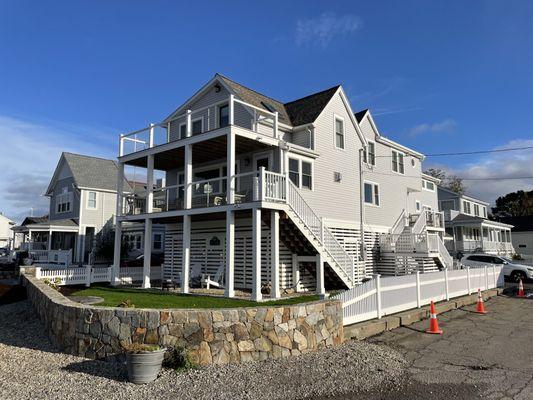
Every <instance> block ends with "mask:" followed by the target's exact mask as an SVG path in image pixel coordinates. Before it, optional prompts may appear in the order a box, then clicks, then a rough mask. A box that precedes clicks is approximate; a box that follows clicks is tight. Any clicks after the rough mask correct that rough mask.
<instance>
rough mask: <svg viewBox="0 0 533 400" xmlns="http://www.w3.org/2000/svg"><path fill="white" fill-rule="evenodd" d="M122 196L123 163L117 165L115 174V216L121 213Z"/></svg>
mask: <svg viewBox="0 0 533 400" xmlns="http://www.w3.org/2000/svg"><path fill="white" fill-rule="evenodd" d="M123 196H124V163H121V162H119V163H118V174H117V211H116V216H117V217H118V216H120V215H122V213H123V211H124V210H123V204H122V203H123Z"/></svg>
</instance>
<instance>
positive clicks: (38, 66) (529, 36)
mask: <svg viewBox="0 0 533 400" xmlns="http://www.w3.org/2000/svg"><path fill="white" fill-rule="evenodd" d="M532 19H533V3H531V2H526V1H468V2H466V1H446V2H426V1H402V2H398V1H383V2H367V1H365V2H363V1H337V2H323V1H303V2H300V1H291V2H288V1H285V2H277V1H270V2H268V3H267V4H265V3H262V4H257V5H255V4H254V3H253V2H249V1H231V2H227V1H226V2H205V3H204V2H183V3H182V2H176V1H150V2H146V1H75V0H70V1H53V2H52V1H39V2H35V1H33V2H30V1H25V0H18V1H4V0H0V54H1V55H2V59H1V61H0V139H1V140H2V142H3V143H4V146H3V147H2V149H0V152H1V153H0V154H2V156H1V157H0V168H1V169H2V170H4V183H2V184H3V185H4V186H0V211H4V212H5V213H6V214H8V215H12V216H14V217H17V218H19V217H20V216H21V215H23V214H27V213H28V211H29V207H31V206H33V207H35V208H36V210H37V211H36V212H37V213H38V212H41V211H43V207H44V205H46V200H44V199H39V197H40V194H42V192H43V191H44V187H45V186H46V183H47V180H48V179H49V178H50V176H51V174H52V172H53V168H54V167H55V163H56V162H57V159H58V158H59V155H60V152H61V151H62V150H70V151H76V152H81V153H86V154H87V153H88V154H94V155H98V156H104V157H115V156H116V149H117V143H116V137H117V135H118V133H120V132H124V131H128V130H132V129H136V128H138V127H141V126H144V125H146V124H147V123H149V122H155V121H158V120H160V119H161V118H163V117H165V116H166V115H168V114H169V112H170V111H172V110H173V109H175V108H176V107H177V106H178V105H180V103H181V102H182V101H183V100H185V99H186V98H187V97H188V96H190V95H191V94H192V93H193V92H194V91H195V90H196V89H198V87H199V86H201V85H202V84H203V83H205V82H206V81H207V80H208V79H210V78H211V77H212V76H213V74H214V73H215V72H220V73H223V74H225V75H227V76H229V77H231V78H232V79H234V80H236V81H238V82H241V83H243V84H245V85H247V86H250V87H252V88H254V89H256V90H258V91H261V92H263V93H265V94H267V95H269V96H271V97H274V98H277V99H279V100H282V101H289V100H292V99H295V98H298V97H302V96H305V95H307V94H309V93H312V92H314V91H318V90H322V89H325V88H327V87H330V86H332V85H335V84H338V83H341V84H342V85H343V86H344V88H345V90H346V92H347V94H348V96H349V98H350V100H351V102H352V106H353V108H354V109H355V110H359V109H363V108H370V109H371V110H372V112H373V114H374V116H375V119H376V122H377V124H378V127H379V128H380V130H381V132H382V133H383V134H384V135H386V136H388V137H390V138H392V139H394V140H397V141H399V142H401V143H403V144H405V145H408V146H411V147H413V148H415V149H417V150H419V151H421V152H424V153H435V152H439V153H440V152H454V151H468V150H479V149H492V148H502V147H508V146H511V145H513V146H521V145H533V132H532V131H533V128H532V127H533V113H532V112H531V104H533V90H532V89H533V74H531V71H533V52H532V50H531V49H532V48H533V46H532V45H533V24H532V23H531V21H532ZM531 162H533V154H532V152H531V151H530V152H518V153H506V154H504V155H496V156H492V155H490V156H484V157H475V158H474V157H471V156H469V157H449V158H439V159H431V158H429V159H428V160H427V163H426V165H427V166H435V165H438V166H442V167H444V168H446V169H447V170H449V171H450V172H452V173H457V174H459V175H461V176H465V177H487V176H501V175H502V174H505V176H512V175H514V176H520V175H524V174H526V175H528V172H529V175H531V173H530V171H531V167H530V165H531ZM6 182H10V185H7V184H6ZM13 183H16V184H17V185H19V184H20V185H22V186H23V189H22V190H21V189H20V187H19V186H17V185H13ZM532 183H533V182H532V181H531V180H530V181H500V182H496V183H494V184H487V182H482V183H480V182H469V183H468V184H469V189H470V191H471V192H472V193H473V194H475V195H479V196H484V197H486V198H487V199H488V200H493V199H494V198H495V197H496V196H497V195H498V194H503V193H506V192H507V191H511V190H515V189H517V188H527V189H531V188H532V186H533V185H532ZM14 187H16V188H17V189H16V190H17V191H15V189H14Z"/></svg>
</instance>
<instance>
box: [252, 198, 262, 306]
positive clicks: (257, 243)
mask: <svg viewBox="0 0 533 400" xmlns="http://www.w3.org/2000/svg"><path fill="white" fill-rule="evenodd" d="M261 298H262V295H261V209H260V208H253V209H252V300H253V301H260V300H261Z"/></svg>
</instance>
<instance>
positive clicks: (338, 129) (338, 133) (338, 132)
mask: <svg viewBox="0 0 533 400" xmlns="http://www.w3.org/2000/svg"><path fill="white" fill-rule="evenodd" d="M335 147H336V148H338V149H344V120H343V119H342V118H339V117H335Z"/></svg>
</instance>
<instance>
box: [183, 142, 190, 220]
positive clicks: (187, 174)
mask: <svg viewBox="0 0 533 400" xmlns="http://www.w3.org/2000/svg"><path fill="white" fill-rule="evenodd" d="M183 183H184V189H183V190H184V196H185V199H184V202H183V208H184V209H186V210H188V209H190V208H191V207H192V145H190V144H188V145H186V146H185V167H184V182H183Z"/></svg>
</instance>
